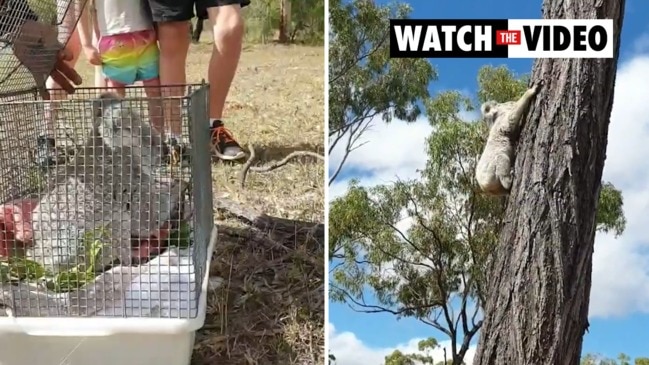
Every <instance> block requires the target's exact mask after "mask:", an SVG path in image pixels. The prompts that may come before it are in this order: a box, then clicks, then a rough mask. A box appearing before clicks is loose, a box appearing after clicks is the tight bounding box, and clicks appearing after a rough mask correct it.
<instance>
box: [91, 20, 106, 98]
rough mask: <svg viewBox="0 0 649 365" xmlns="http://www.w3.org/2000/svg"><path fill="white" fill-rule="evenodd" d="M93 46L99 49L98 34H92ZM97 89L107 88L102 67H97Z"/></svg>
mask: <svg viewBox="0 0 649 365" xmlns="http://www.w3.org/2000/svg"><path fill="white" fill-rule="evenodd" d="M92 44H93V45H94V46H95V47H99V37H98V35H97V33H95V32H94V31H93V32H92ZM94 68H95V87H101V88H105V87H106V78H105V77H104V74H103V72H102V71H101V66H95V67H94Z"/></svg>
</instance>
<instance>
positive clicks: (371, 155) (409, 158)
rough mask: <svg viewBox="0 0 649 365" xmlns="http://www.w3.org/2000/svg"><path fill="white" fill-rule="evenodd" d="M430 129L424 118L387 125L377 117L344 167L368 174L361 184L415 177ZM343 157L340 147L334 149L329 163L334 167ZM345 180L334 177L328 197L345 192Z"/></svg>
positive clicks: (372, 184)
mask: <svg viewBox="0 0 649 365" xmlns="http://www.w3.org/2000/svg"><path fill="white" fill-rule="evenodd" d="M432 130H433V128H432V127H431V125H430V124H429V123H428V121H427V120H426V119H424V118H420V119H418V120H416V121H415V122H412V123H406V122H404V121H400V120H393V121H392V122H391V123H389V124H386V123H384V122H383V121H382V120H381V118H380V117H378V118H375V120H373V121H372V122H371V127H370V129H369V130H367V131H366V132H365V134H364V135H363V137H362V138H361V140H360V142H361V143H362V142H366V143H365V144H364V145H363V146H361V147H360V148H358V149H357V150H355V151H353V152H352V153H351V154H350V155H349V158H348V159H347V161H346V162H345V169H347V170H348V171H349V170H357V171H358V170H362V171H365V172H367V173H368V174H371V177H369V178H367V177H366V178H363V179H362V181H361V184H362V185H363V186H374V185H379V184H384V183H390V182H394V181H396V180H397V179H404V180H406V179H411V178H414V177H416V176H418V174H417V169H422V168H424V166H425V164H426V138H427V137H428V136H429V135H430V132H431V131H432ZM342 158H343V149H342V148H336V149H335V150H334V151H333V152H332V154H331V155H330V160H329V161H330V166H332V167H337V166H338V164H339V163H340V161H341V159H342ZM348 183H349V181H348V180H344V179H340V178H339V179H337V180H336V181H335V182H334V183H333V184H332V185H331V186H330V188H329V197H330V199H333V198H336V197H338V196H340V195H342V194H344V192H345V191H346V190H347V186H348Z"/></svg>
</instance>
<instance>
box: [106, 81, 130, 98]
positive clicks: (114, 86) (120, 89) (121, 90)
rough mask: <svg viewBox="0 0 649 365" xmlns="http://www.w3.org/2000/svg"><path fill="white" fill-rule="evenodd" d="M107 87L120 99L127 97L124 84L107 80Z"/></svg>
mask: <svg viewBox="0 0 649 365" xmlns="http://www.w3.org/2000/svg"><path fill="white" fill-rule="evenodd" d="M106 87H108V88H109V89H110V91H112V92H114V93H115V94H117V95H119V96H120V97H122V98H123V97H126V85H124V84H122V83H121V82H117V81H113V80H111V79H106Z"/></svg>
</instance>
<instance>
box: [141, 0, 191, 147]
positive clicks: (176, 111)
mask: <svg viewBox="0 0 649 365" xmlns="http://www.w3.org/2000/svg"><path fill="white" fill-rule="evenodd" d="M148 3H149V5H150V8H151V15H152V18H153V21H154V22H155V23H156V26H157V35H158V44H159V47H160V84H161V85H162V95H163V98H165V99H167V100H165V101H164V116H165V125H166V127H167V129H168V130H169V131H170V133H171V134H173V135H176V136H180V135H181V133H182V124H181V123H182V119H181V103H180V100H178V99H176V100H169V98H177V97H182V96H184V95H185V92H186V90H185V89H186V87H185V86H186V84H187V78H186V70H185V68H186V64H187V62H186V61H187V52H188V51H189V44H190V37H189V25H190V20H191V19H192V17H193V16H194V10H193V8H194V1H190V0H185V1H182V0H176V1H175V3H173V4H170V3H171V1H168V0H167V1H165V0H148Z"/></svg>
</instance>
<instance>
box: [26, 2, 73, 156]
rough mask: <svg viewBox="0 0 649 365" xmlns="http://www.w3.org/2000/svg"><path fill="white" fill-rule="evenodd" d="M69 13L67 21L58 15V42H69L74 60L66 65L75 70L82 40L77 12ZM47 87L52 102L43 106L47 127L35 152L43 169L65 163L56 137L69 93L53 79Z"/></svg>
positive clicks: (67, 47) (40, 134)
mask: <svg viewBox="0 0 649 365" xmlns="http://www.w3.org/2000/svg"><path fill="white" fill-rule="evenodd" d="M59 9H63V7H59ZM71 10H72V9H71ZM68 13H69V14H70V15H72V16H69V17H66V19H61V18H62V17H63V15H62V14H58V17H59V19H61V20H62V23H61V25H60V26H59V29H58V33H59V34H58V41H59V42H60V43H65V42H66V41H67V45H66V49H67V50H68V51H69V52H70V55H71V56H72V58H71V59H70V60H69V61H67V62H66V63H67V65H68V66H70V67H71V68H74V67H75V66H76V63H77V61H78V60H79V55H80V54H81V40H80V39H79V33H78V32H77V31H76V29H74V26H75V22H74V21H75V20H76V19H73V18H74V17H73V16H74V15H75V12H74V11H69V12H68ZM70 33H72V34H70ZM68 36H69V39H68ZM45 87H46V88H47V89H50V90H51V91H50V101H49V102H47V103H45V104H44V105H43V109H44V110H43V112H44V118H43V119H44V121H43V122H44V123H45V125H44V126H43V130H41V131H39V133H38V136H37V137H36V150H35V151H34V162H35V163H36V164H37V165H38V166H40V167H41V168H47V167H49V166H52V165H56V164H58V163H62V162H64V161H65V153H62V152H61V151H59V149H58V148H57V146H56V145H57V143H56V139H55V137H56V117H57V115H56V114H57V109H58V108H59V106H60V101H61V100H65V99H67V93H66V92H65V91H63V90H61V86H60V85H58V84H57V83H56V81H54V79H52V78H51V77H49V78H48V79H47V80H46V82H45Z"/></svg>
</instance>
